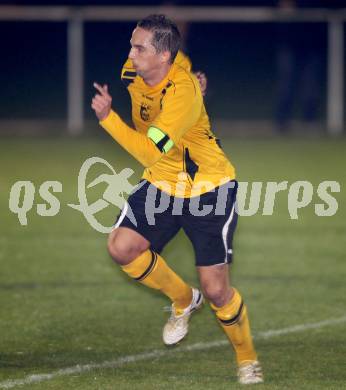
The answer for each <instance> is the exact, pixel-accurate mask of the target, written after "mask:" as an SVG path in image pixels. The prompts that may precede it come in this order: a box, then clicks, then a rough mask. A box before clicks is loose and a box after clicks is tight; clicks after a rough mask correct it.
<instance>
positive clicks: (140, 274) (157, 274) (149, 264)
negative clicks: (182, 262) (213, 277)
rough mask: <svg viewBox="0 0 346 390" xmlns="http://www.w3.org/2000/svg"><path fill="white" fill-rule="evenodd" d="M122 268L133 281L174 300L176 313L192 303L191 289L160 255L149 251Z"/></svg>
mask: <svg viewBox="0 0 346 390" xmlns="http://www.w3.org/2000/svg"><path fill="white" fill-rule="evenodd" d="M121 268H122V269H123V271H124V272H126V273H127V274H128V275H129V276H131V277H132V278H133V279H135V280H138V281H139V282H141V283H143V284H144V285H146V286H148V287H150V288H154V289H156V290H160V291H162V292H163V293H164V294H165V295H167V296H168V297H169V298H170V299H171V300H172V302H173V303H174V308H175V309H176V311H178V312H179V310H182V309H185V308H186V307H187V306H189V304H190V303H191V300H192V290H191V287H190V286H189V285H188V284H186V283H185V282H184V281H183V280H182V279H181V278H180V277H179V276H178V275H177V274H176V273H175V272H174V271H173V270H172V269H171V268H169V267H168V265H167V263H166V262H165V261H164V260H163V258H162V257H161V256H160V255H159V254H157V253H155V252H153V251H151V250H149V249H148V250H146V251H145V252H143V253H142V254H141V255H140V256H138V257H137V258H136V259H135V260H133V261H132V262H131V263H130V264H127V265H125V266H122V267H121Z"/></svg>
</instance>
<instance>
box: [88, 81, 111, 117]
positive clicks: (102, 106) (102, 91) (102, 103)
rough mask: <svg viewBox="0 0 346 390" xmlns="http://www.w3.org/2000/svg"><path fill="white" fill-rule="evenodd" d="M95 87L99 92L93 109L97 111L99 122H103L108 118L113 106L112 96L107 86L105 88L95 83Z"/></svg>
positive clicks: (92, 102)
mask: <svg viewBox="0 0 346 390" xmlns="http://www.w3.org/2000/svg"><path fill="white" fill-rule="evenodd" d="M94 87H95V88H96V89H97V90H98V92H99V94H98V93H97V94H96V95H95V96H94V97H93V99H92V101H91V107H92V109H93V110H94V111H95V114H96V116H97V118H98V120H99V121H103V120H104V119H106V118H107V116H108V114H109V112H110V110H111V105H112V96H111V95H110V94H109V93H108V86H107V84H105V85H104V86H103V87H101V85H99V84H97V83H94Z"/></svg>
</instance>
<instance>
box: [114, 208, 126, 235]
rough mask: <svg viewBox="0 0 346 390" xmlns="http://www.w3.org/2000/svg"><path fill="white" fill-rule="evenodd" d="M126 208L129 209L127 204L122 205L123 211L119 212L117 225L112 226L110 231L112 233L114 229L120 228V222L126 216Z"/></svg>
mask: <svg viewBox="0 0 346 390" xmlns="http://www.w3.org/2000/svg"><path fill="white" fill-rule="evenodd" d="M128 208H129V206H128V203H127V202H125V203H124V207H123V209H122V211H121V214H120V217H119V219H118V221H117V223H116V224H115V225H114V226H113V229H112V231H113V230H114V229H117V228H118V227H119V226H120V224H121V222H122V221H123V220H124V218H125V216H126V213H127V210H128Z"/></svg>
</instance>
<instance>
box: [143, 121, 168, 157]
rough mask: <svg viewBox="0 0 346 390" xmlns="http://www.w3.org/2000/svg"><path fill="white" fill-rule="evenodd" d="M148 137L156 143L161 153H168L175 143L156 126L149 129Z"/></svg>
mask: <svg viewBox="0 0 346 390" xmlns="http://www.w3.org/2000/svg"><path fill="white" fill-rule="evenodd" d="M147 136H148V138H150V139H151V140H152V141H153V142H154V144H155V145H156V147H157V148H158V149H159V151H160V152H161V153H168V152H169V150H170V149H171V148H172V147H173V146H174V142H173V141H172V140H171V139H170V138H169V136H168V135H167V134H165V133H164V132H163V131H162V130H160V129H159V128H157V127H155V126H150V127H149V130H148V133H147Z"/></svg>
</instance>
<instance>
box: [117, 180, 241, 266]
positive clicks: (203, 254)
mask: <svg viewBox="0 0 346 390" xmlns="http://www.w3.org/2000/svg"><path fill="white" fill-rule="evenodd" d="M237 188H238V183H237V181H235V180H232V181H230V182H228V183H226V184H224V185H222V186H220V187H217V188H215V189H214V191H210V192H207V193H204V194H202V195H200V196H199V197H192V198H185V199H184V198H178V197H174V196H171V195H168V194H167V193H165V192H163V191H160V190H159V189H158V188H157V187H155V186H154V185H153V184H151V183H149V182H148V181H146V180H142V181H141V182H140V183H139V184H138V186H137V187H136V188H135V189H134V191H133V193H131V194H130V196H129V198H128V200H127V202H126V203H125V205H124V207H123V209H122V211H121V213H120V215H119V216H118V218H117V221H116V223H115V225H114V228H118V227H120V226H121V227H127V228H130V229H132V230H135V231H136V232H138V233H139V234H140V235H142V236H143V237H144V238H146V239H147V240H148V241H149V242H150V244H151V249H152V250H153V251H155V252H157V253H161V251H162V250H163V248H164V247H165V245H166V244H167V243H168V242H169V241H170V240H171V239H172V238H173V237H174V236H175V235H176V234H177V233H178V231H179V230H180V229H181V228H182V229H183V230H184V232H185V233H186V235H187V236H188V238H189V239H190V241H191V242H192V245H193V248H194V252H195V262H196V265H197V266H208V265H215V264H225V263H230V262H231V261H232V251H233V249H232V241H233V234H234V231H235V228H236V225H237V219H238V214H237V212H236V207H235V201H236V194H237Z"/></svg>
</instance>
